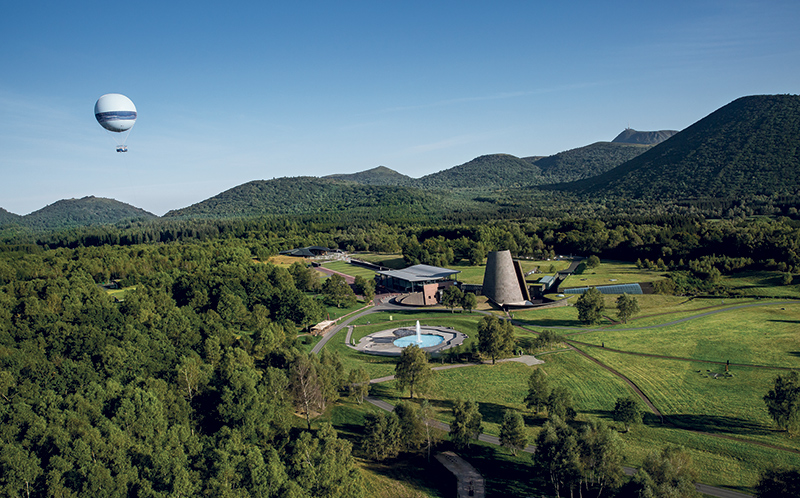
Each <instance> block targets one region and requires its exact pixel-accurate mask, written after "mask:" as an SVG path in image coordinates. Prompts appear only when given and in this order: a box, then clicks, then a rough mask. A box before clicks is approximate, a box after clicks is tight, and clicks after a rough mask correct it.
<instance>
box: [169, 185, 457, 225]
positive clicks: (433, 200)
mask: <svg viewBox="0 0 800 498" xmlns="http://www.w3.org/2000/svg"><path fill="white" fill-rule="evenodd" d="M441 202H443V201H442V199H441V195H440V194H431V193H426V192H421V191H418V190H415V189H412V188H407V187H392V186H378V185H361V184H355V183H349V182H340V181H336V180H331V179H325V178H315V177H294V178H278V179H275V180H258V181H253V182H248V183H245V184H243V185H239V186H238V187H234V188H232V189H229V190H226V191H225V192H222V193H221V194H218V195H215V196H214V197H212V198H210V199H207V200H205V201H202V202H199V203H197V204H193V205H191V206H189V207H186V208H183V209H177V210H173V211H169V212H168V213H167V214H165V215H164V217H165V218H174V217H198V218H224V217H238V216H256V215H259V216H263V215H278V214H297V213H314V212H326V211H330V212H341V211H346V210H351V209H375V210H378V209H383V210H397V209H399V208H402V209H403V210H405V211H408V212H423V211H427V210H429V209H433V208H434V207H437V208H440V207H441Z"/></svg>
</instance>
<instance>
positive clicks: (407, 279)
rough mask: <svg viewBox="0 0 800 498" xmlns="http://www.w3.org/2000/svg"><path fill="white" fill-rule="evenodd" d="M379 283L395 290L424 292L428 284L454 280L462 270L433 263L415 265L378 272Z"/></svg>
mask: <svg viewBox="0 0 800 498" xmlns="http://www.w3.org/2000/svg"><path fill="white" fill-rule="evenodd" d="M376 273H377V275H376V277H375V278H376V280H377V281H378V284H379V285H382V286H383V287H385V288H387V289H389V290H391V291H395V292H422V291H423V287H424V286H425V285H428V284H439V283H444V282H448V281H453V280H454V279H453V277H454V276H455V275H457V274H459V273H461V271H460V270H450V269H448V268H440V267H438V266H431V265H414V266H409V267H408V268H404V269H402V270H386V271H379V272H376Z"/></svg>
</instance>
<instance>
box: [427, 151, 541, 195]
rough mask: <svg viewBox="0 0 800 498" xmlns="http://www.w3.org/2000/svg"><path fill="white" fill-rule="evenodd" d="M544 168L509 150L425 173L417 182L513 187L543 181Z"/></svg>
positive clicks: (436, 185) (443, 186) (440, 186)
mask: <svg viewBox="0 0 800 498" xmlns="http://www.w3.org/2000/svg"><path fill="white" fill-rule="evenodd" d="M541 174H542V172H541V169H539V167H538V166H536V165H535V164H531V163H530V162H529V161H526V160H524V159H520V158H518V157H516V156H512V155H510V154H490V155H486V156H480V157H477V158H475V159H473V160H472V161H469V162H467V163H464V164H462V165H460V166H454V167H452V168H450V169H446V170H444V171H439V172H438V173H433V174H430V175H425V176H423V177H422V178H419V179H418V180H416V181H415V182H414V185H415V186H417V187H420V188H438V189H451V188H479V187H514V186H522V185H538V184H540V183H542V178H541Z"/></svg>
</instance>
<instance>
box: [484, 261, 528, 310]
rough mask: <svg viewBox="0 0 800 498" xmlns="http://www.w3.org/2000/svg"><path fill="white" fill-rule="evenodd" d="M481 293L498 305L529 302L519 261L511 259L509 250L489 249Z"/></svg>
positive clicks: (522, 304) (520, 304)
mask: <svg viewBox="0 0 800 498" xmlns="http://www.w3.org/2000/svg"><path fill="white" fill-rule="evenodd" d="M482 292H483V295H484V296H486V297H488V298H489V299H490V300H491V301H492V302H494V303H495V304H498V305H500V306H503V305H507V304H508V305H516V306H524V305H526V304H530V299H531V298H530V294H529V293H528V287H527V286H526V285H525V277H523V275H522V270H521V269H520V266H519V263H518V262H516V261H514V260H512V259H511V251H491V252H490V253H489V255H488V256H487V258H486V272H485V273H484V274H483V291H482Z"/></svg>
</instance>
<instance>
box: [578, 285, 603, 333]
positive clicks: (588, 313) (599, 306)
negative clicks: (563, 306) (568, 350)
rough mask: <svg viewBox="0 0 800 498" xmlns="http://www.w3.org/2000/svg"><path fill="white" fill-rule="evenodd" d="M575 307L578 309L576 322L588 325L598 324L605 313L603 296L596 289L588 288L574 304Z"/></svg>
mask: <svg viewBox="0 0 800 498" xmlns="http://www.w3.org/2000/svg"><path fill="white" fill-rule="evenodd" d="M575 307H576V308H578V320H580V321H581V322H583V323H585V324H588V325H591V324H594V323H598V322H599V321H600V320H601V319H602V318H603V311H605V303H604V302H603V294H601V293H600V291H599V290H597V289H596V288H594V287H589V288H588V289H586V292H584V293H583V294H581V296H580V297H579V298H578V300H577V301H576V302H575Z"/></svg>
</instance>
